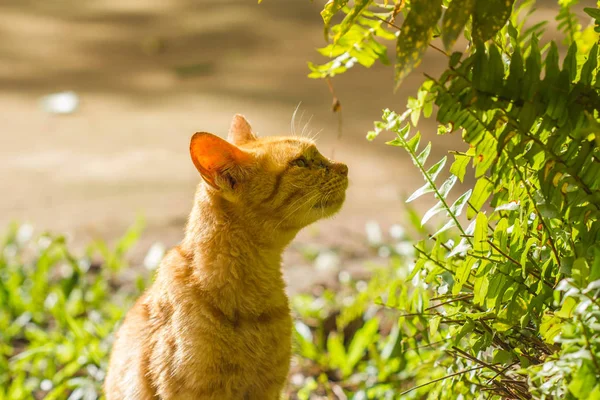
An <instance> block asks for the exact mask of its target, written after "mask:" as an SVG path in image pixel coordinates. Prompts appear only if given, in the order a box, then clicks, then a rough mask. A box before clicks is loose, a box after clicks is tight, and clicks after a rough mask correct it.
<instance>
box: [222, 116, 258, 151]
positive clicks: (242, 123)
mask: <svg viewBox="0 0 600 400" xmlns="http://www.w3.org/2000/svg"><path fill="white" fill-rule="evenodd" d="M253 140H256V135H255V134H254V133H253V132H252V127H251V126H250V123H249V122H248V120H247V119H246V118H244V116H243V115H240V114H236V115H234V116H233V120H231V127H230V128H229V135H227V141H228V142H229V143H232V144H235V145H236V146H239V145H241V144H244V143H248V142H251V141H253Z"/></svg>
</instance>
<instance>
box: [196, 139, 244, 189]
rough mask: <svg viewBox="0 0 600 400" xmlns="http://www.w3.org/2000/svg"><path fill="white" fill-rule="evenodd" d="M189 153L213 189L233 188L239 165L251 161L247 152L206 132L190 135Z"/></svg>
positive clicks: (239, 169) (237, 176)
mask: <svg viewBox="0 0 600 400" xmlns="http://www.w3.org/2000/svg"><path fill="white" fill-rule="evenodd" d="M190 155H191V156H192V161H193V162H194V165H195V166H196V169H197V170H198V172H200V175H202V178H203V179H204V180H205V181H206V183H208V184H209V185H211V186H212V187H213V188H215V189H235V186H236V184H237V182H238V180H239V179H240V172H241V170H242V168H240V167H242V166H244V165H247V164H249V163H250V161H251V156H250V155H249V154H248V153H246V152H245V151H243V150H241V149H239V148H238V147H236V146H235V145H233V144H231V143H228V142H226V141H225V140H223V139H221V138H220V137H218V136H215V135H213V134H212V133H208V132H196V133H195V134H194V136H192V140H191V142H190Z"/></svg>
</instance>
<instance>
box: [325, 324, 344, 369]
mask: <svg viewBox="0 0 600 400" xmlns="http://www.w3.org/2000/svg"><path fill="white" fill-rule="evenodd" d="M327 352H328V353H329V362H330V363H331V365H332V366H333V367H337V368H340V369H342V368H343V367H344V365H346V360H347V358H346V349H345V348H344V344H343V342H342V338H341V337H340V336H339V335H338V334H337V333H335V332H332V333H330V334H329V337H328V338H327Z"/></svg>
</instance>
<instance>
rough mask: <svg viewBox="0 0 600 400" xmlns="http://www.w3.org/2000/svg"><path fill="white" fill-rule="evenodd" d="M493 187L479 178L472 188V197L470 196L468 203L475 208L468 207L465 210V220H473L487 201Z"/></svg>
mask: <svg viewBox="0 0 600 400" xmlns="http://www.w3.org/2000/svg"><path fill="white" fill-rule="evenodd" d="M492 189H493V185H492V184H491V182H490V181H488V180H487V179H486V178H481V179H479V180H478V181H477V183H476V184H475V188H473V195H472V196H471V200H470V203H471V205H472V206H473V207H474V208H475V209H473V208H471V207H469V208H468V209H467V218H469V219H471V218H473V217H474V216H475V215H476V214H477V213H478V212H479V210H480V209H481V207H482V206H483V205H484V203H485V202H486V201H487V199H488V198H489V197H490V195H491V194H492Z"/></svg>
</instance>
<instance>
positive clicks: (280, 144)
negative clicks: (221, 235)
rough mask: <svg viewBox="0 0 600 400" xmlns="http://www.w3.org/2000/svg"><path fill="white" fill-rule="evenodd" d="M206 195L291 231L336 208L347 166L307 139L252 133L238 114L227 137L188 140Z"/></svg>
mask: <svg viewBox="0 0 600 400" xmlns="http://www.w3.org/2000/svg"><path fill="white" fill-rule="evenodd" d="M190 153H191V156H192V160H193V162H194V165H195V166H196V168H197V169H198V171H199V172H200V174H201V176H202V178H203V179H204V181H205V182H206V192H207V193H208V195H209V196H220V197H221V198H223V199H224V200H225V202H222V204H224V205H226V206H228V207H232V208H234V209H236V210H245V211H246V212H247V213H248V215H249V216H252V217H253V218H256V219H257V221H256V223H265V224H269V225H271V226H275V227H277V228H279V229H283V230H285V229H289V230H297V229H300V228H302V227H304V226H306V225H308V224H310V223H312V222H315V221H317V220H318V219H320V218H323V217H328V216H331V215H333V214H334V213H335V212H337V211H338V210H339V209H340V208H341V206H342V203H343V202H344V199H345V193H346V188H347V187H348V167H347V166H346V165H345V164H342V163H339V162H335V161H331V160H329V159H328V158H326V157H324V156H323V155H322V154H321V153H319V151H318V150H317V148H316V146H315V144H314V142H313V141H312V140H310V139H308V138H304V137H296V136H278V137H257V136H256V135H255V134H254V133H253V132H252V128H251V127H250V124H249V123H248V121H247V120H246V119H245V118H244V117H243V116H241V115H236V116H234V118H233V121H232V124H231V129H230V131H229V137H228V140H227V141H225V140H223V139H221V138H219V137H218V136H215V135H213V134H211V133H206V132H198V133H196V134H195V135H194V136H193V137H192V140H191V143H190Z"/></svg>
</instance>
